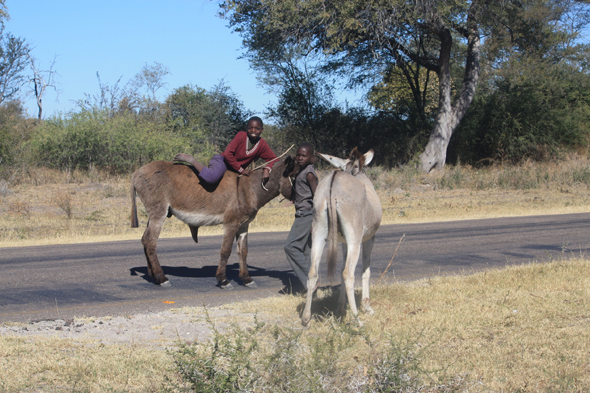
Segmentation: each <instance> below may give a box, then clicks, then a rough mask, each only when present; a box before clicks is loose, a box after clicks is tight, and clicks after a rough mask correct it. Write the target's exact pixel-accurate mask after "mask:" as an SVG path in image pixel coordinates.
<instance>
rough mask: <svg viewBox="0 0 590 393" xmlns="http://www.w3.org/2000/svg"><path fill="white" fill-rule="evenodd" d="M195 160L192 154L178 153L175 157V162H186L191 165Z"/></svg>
mask: <svg viewBox="0 0 590 393" xmlns="http://www.w3.org/2000/svg"><path fill="white" fill-rule="evenodd" d="M194 160H195V159H194V158H193V156H191V155H190V154H186V153H178V154H177V155H175V156H174V161H184V162H188V163H189V164H192V163H193V161H194Z"/></svg>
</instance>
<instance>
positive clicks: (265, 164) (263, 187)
mask: <svg viewBox="0 0 590 393" xmlns="http://www.w3.org/2000/svg"><path fill="white" fill-rule="evenodd" d="M293 146H295V144H293V145H291V147H290V148H288V149H287V150H285V152H284V153H283V154H281V155H280V156H278V157H275V158H273V159H272V160H270V161H268V162H265V163H264V164H262V165H259V166H257V167H256V168H254V169H252V172H254V171H255V170H257V169H260V168H263V167H266V166H267V165H268V164H270V163H271V162H274V161H276V160H279V159H280V158H281V157H282V156H284V155H285V154H287V153H288V152H289V150H291V149H292V148H293ZM271 171H272V168H269V171H268V173H269V174H270V172H271ZM238 177H242V175H239V176H238ZM262 189H263V190H264V191H266V192H268V188H266V186H265V185H264V180H263V181H262Z"/></svg>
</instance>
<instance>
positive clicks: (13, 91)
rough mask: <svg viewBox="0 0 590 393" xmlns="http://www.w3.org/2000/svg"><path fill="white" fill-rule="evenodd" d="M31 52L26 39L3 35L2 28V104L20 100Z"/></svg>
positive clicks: (0, 45)
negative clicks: (25, 70) (19, 95)
mask: <svg viewBox="0 0 590 393" xmlns="http://www.w3.org/2000/svg"><path fill="white" fill-rule="evenodd" d="M0 6H3V4H0ZM1 17H2V9H1V8H0V18H1ZM30 52H31V48H30V47H29V44H28V43H27V42H26V41H25V39H24V38H20V37H15V36H13V35H12V34H10V33H7V34H2V29H1V28H0V103H2V102H3V101H6V100H15V99H18V98H19V97H18V93H19V91H20V89H21V87H22V86H23V84H24V82H25V81H26V78H25V75H24V74H23V71H24V69H25V67H26V66H27V65H28V64H29V55H30Z"/></svg>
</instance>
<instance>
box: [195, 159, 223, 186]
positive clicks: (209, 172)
mask: <svg viewBox="0 0 590 393" xmlns="http://www.w3.org/2000/svg"><path fill="white" fill-rule="evenodd" d="M226 170H227V166H226V165H225V161H224V159H223V156H222V155H221V154H216V155H214V156H213V158H212V159H211V161H209V166H208V167H207V168H203V170H202V171H201V172H200V173H199V177H200V178H201V179H202V180H203V181H204V182H206V183H209V184H215V183H217V182H218V181H219V180H221V178H222V177H223V174H224V173H225V171H226Z"/></svg>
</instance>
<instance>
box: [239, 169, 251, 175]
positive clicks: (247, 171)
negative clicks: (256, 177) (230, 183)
mask: <svg viewBox="0 0 590 393" xmlns="http://www.w3.org/2000/svg"><path fill="white" fill-rule="evenodd" d="M251 173H252V170H251V169H250V168H246V169H244V170H243V171H242V173H241V175H244V176H250V174H251Z"/></svg>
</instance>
